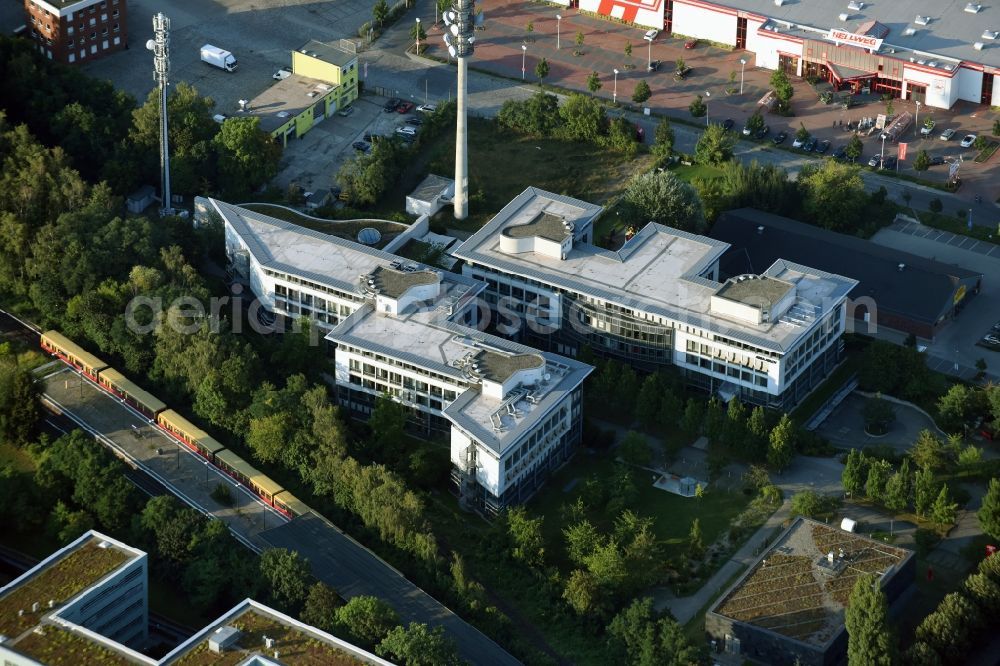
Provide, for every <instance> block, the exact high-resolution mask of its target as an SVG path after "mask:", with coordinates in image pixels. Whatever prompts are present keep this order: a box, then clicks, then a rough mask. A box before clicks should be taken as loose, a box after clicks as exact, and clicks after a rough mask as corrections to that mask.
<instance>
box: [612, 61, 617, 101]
mask: <svg viewBox="0 0 1000 666" xmlns="http://www.w3.org/2000/svg"><path fill="white" fill-rule="evenodd" d="M611 101H612V103H614V104H617V103H618V70H617V69H616V70H615V89H614V91H613V92H612V93H611Z"/></svg>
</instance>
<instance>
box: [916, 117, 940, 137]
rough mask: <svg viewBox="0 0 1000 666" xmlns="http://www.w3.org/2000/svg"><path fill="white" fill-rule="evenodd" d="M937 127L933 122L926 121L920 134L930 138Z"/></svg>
mask: <svg viewBox="0 0 1000 666" xmlns="http://www.w3.org/2000/svg"><path fill="white" fill-rule="evenodd" d="M935 125H937V123H936V122H934V121H933V120H929V119H928V120H926V121H924V126H923V127H921V128H920V134H921V135H923V136H930V135H931V132H933V131H934V126H935Z"/></svg>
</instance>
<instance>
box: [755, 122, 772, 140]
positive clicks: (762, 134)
mask: <svg viewBox="0 0 1000 666" xmlns="http://www.w3.org/2000/svg"><path fill="white" fill-rule="evenodd" d="M770 131H771V128H770V127H768V126H767V125H764V126H763V127H761V128H760V129H759V130H757V133H756V134H754V135H753V138H755V139H763V138H764V137H765V136H767V135H768V133H769V132H770Z"/></svg>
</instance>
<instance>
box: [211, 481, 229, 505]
mask: <svg viewBox="0 0 1000 666" xmlns="http://www.w3.org/2000/svg"><path fill="white" fill-rule="evenodd" d="M211 496H212V499H214V500H215V501H216V502H218V503H219V504H221V505H223V506H232V505H233V504H234V498H233V491H232V490H230V489H229V484H228V483H217V484H215V487H214V488H212V493H211Z"/></svg>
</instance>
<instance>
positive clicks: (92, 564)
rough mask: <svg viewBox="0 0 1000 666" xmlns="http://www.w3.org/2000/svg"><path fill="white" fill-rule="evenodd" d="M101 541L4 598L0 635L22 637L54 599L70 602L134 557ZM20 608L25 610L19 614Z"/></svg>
mask: <svg viewBox="0 0 1000 666" xmlns="http://www.w3.org/2000/svg"><path fill="white" fill-rule="evenodd" d="M99 543H101V541H100V539H96V538H95V539H91V540H89V541H87V542H86V543H85V544H83V545H82V546H80V547H79V548H77V549H76V550H74V551H73V552H71V553H70V554H69V555H67V556H65V557H63V558H62V559H60V560H58V561H56V562H53V563H51V564H49V565H48V566H46V567H45V568H44V569H42V570H41V571H39V572H38V573H37V574H35V575H34V576H32V577H31V578H30V579H28V580H27V581H25V582H24V583H22V584H20V585H18V586H17V587H15V588H14V589H13V590H11V591H10V592H8V593H7V594H5V595H4V596H3V597H2V598H0V634H3V635H4V636H8V637H10V638H12V639H13V638H15V637H16V636H19V635H20V634H22V633H24V632H25V631H26V630H28V629H30V628H31V627H33V626H35V625H37V624H38V623H39V621H40V620H41V619H42V617H43V616H44V615H46V614H48V613H49V612H50V609H49V601H50V600H52V601H54V602H55V603H56V605H61V604H63V603H65V602H67V601H69V600H70V599H72V598H73V597H75V596H76V595H78V594H79V593H80V592H83V591H84V590H85V589H87V588H88V587H90V586H91V585H93V584H94V583H96V582H98V581H99V580H101V579H102V578H104V577H105V576H107V575H108V574H109V573H111V572H112V571H114V570H115V569H117V568H118V567H120V566H121V565H122V564H123V563H125V562H126V561H127V560H129V559H130V558H131V557H132V555H130V554H129V553H127V552H125V551H122V550H120V549H119V548H116V547H114V546H108V547H106V548H102V547H100V546H99V545H98V544H99ZM34 603H38V604H39V606H40V608H39V610H38V612H37V613H32V612H31V606H32V604H34ZM18 611H24V613H23V614H21V615H19V614H18ZM19 646H20V644H19ZM18 649H20V647H18Z"/></svg>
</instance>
